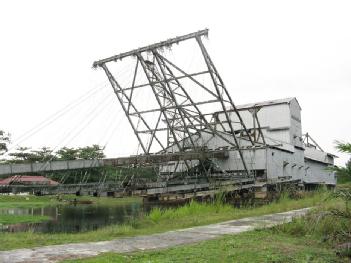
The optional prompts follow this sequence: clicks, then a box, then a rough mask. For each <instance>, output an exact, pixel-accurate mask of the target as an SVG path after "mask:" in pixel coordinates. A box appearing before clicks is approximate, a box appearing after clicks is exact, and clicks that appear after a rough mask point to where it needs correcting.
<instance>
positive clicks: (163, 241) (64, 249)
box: [0, 208, 309, 263]
mask: <svg viewBox="0 0 351 263" xmlns="http://www.w3.org/2000/svg"><path fill="white" fill-rule="evenodd" d="M308 210H309V208H304V209H299V210H293V211H288V212H284V213H276V214H270V215H264V216H256V217H248V218H243V219H238V220H231V221H226V222H222V223H217V224H211V225H206V226H198V227H192V228H187V229H181V230H175V231H168V232H165V233H161V234H153V235H145V236H136V237H129V238H121V239H115V240H111V241H102V242H88V243H73V244H64V245H54V246H45V247H37V248H32V249H16V250H10V251H0V262H3V263H12V262H13V263H17V262H26V263H29V262H30V263H34V262H35V263H37V262H38V263H39V262H40V263H45V262H59V261H61V260H64V259H75V258H83V257H91V256H96V255H98V254H100V253H104V252H116V253H125V252H137V251H144V250H150V249H163V248H168V247H173V246H177V245H184V244H190V243H195V242H200V241H203V240H209V239H213V238H218V237H220V236H222V235H226V234H237V233H241V232H245V231H250V230H253V229H255V228H263V227H271V226H274V225H278V224H282V223H286V222H289V221H291V220H292V218H293V217H298V216H302V215H304V214H306V213H307V211H308Z"/></svg>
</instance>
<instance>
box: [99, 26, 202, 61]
mask: <svg viewBox="0 0 351 263" xmlns="http://www.w3.org/2000/svg"><path fill="white" fill-rule="evenodd" d="M207 35H208V29H204V30H200V31H197V32H194V33H190V34H187V35H184V36H179V37H175V38H170V39H168V40H166V41H161V42H159V43H156V44H152V45H149V46H146V47H142V48H138V49H134V50H132V51H129V52H124V53H121V54H119V55H115V56H112V57H109V58H105V59H101V60H98V61H95V62H94V64H93V67H94V68H96V67H101V65H102V64H105V63H107V62H111V61H117V60H118V59H123V58H125V57H129V56H134V55H136V54H138V53H141V52H145V51H151V50H154V49H158V48H161V47H169V46H171V45H173V44H176V43H179V42H182V41H184V40H188V39H191V38H196V37H201V36H207Z"/></svg>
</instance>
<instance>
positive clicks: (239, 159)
mask: <svg viewBox="0 0 351 263" xmlns="http://www.w3.org/2000/svg"><path fill="white" fill-rule="evenodd" d="M207 34H208V30H202V31H198V32H195V33H192V34H188V35H184V36H180V37H176V38H172V39H169V40H166V41H163V42H160V43H156V44H153V45H150V46H146V47H142V48H138V49H135V50H132V51H129V52H126V53H121V54H119V55H116V56H112V57H109V58H106V59H102V60H99V61H96V62H94V64H93V66H94V68H99V69H102V70H103V71H104V72H105V73H106V76H107V78H108V80H109V82H110V84H111V86H112V88H113V92H114V94H115V96H116V98H117V100H118V102H119V104H120V106H121V109H122V110H123V111H124V113H125V116H126V118H127V119H128V121H129V123H130V126H131V128H132V130H133V132H134V134H135V136H136V138H137V140H138V143H139V147H140V149H141V151H142V153H141V154H138V155H134V156H128V157H119V158H112V159H101V160H72V161H51V162H46V163H30V164H4V165H0V175H19V174H20V175H22V174H26V173H32V174H33V173H34V174H35V173H38V172H45V171H59V170H71V169H82V168H94V167H102V166H113V167H121V166H125V167H140V166H152V167H153V168H154V169H155V171H157V173H158V179H157V181H155V182H145V181H143V182H141V181H140V180H139V181H138V180H137V178H130V179H128V180H129V181H128V183H127V184H126V183H119V184H111V183H103V184H99V185H98V186H97V185H94V184H85V185H60V186H50V187H49V186H40V191H41V192H42V193H75V192H77V191H80V193H84V192H85V193H95V194H97V193H98V194H100V195H102V194H106V195H123V194H125V193H129V194H133V195H141V196H144V197H145V199H147V200H158V201H162V200H163V201H167V200H168V201H170V200H178V199H181V200H184V199H189V198H194V197H195V198H207V197H211V196H213V195H214V194H215V193H217V192H219V191H225V192H227V193H231V194H233V195H236V196H239V197H242V196H245V195H248V194H250V193H251V194H253V195H255V196H256V197H266V195H267V193H269V192H272V191H273V192H274V191H279V189H281V188H282V187H286V186H289V187H291V186H293V187H301V188H303V187H307V188H311V187H314V186H317V185H327V186H330V187H333V186H335V184H336V178H335V174H334V173H333V172H331V171H328V170H326V169H325V168H327V167H328V166H330V165H333V164H334V157H335V156H334V155H332V154H329V153H327V152H325V151H323V150H322V148H321V147H320V146H319V145H318V144H317V143H316V142H315V141H314V140H313V139H312V138H311V136H310V135H309V134H305V135H303V134H302V127H301V107H300V105H299V103H298V101H297V99H296V98H288V99H280V100H272V101H265V102H258V103H253V104H247V105H240V106H238V105H235V104H234V102H233V99H232V97H231V95H230V93H229V91H228V89H227V88H226V86H225V84H224V82H223V80H222V78H221V76H220V74H219V72H218V71H217V69H216V67H215V65H214V63H213V61H212V59H211V58H210V56H209V53H208V51H207V50H206V48H205V46H204V44H203V37H204V36H207ZM189 45H192V48H193V49H192V50H193V52H194V53H195V52H198V54H200V57H201V60H202V62H201V63H202V64H203V65H198V64H197V67H196V70H194V71H191V72H189V71H187V70H188V69H185V68H184V67H182V66H181V65H179V64H178V62H179V61H181V59H184V54H183V55H182V53H180V55H176V54H174V53H173V55H172V51H173V50H175V49H179V48H181V47H182V46H183V47H184V48H187V47H188V46H189ZM170 54H171V55H170ZM172 56H173V57H172ZM180 58H181V59H180ZM177 61H178V62H177ZM123 63H129V65H132V66H130V68H126V69H127V70H128V71H129V72H130V73H131V79H130V82H128V84H125V83H123V84H122V83H121V82H120V81H119V76H118V75H115V74H114V72H115V69H116V68H117V67H124V66H123ZM179 63H180V62H179ZM231 90H232V93H233V94H235V89H234V88H232V89H231ZM20 175H19V176H20ZM26 187H27V188H28V186H17V187H15V186H13V189H12V190H13V191H25V190H26V189H27V188H26ZM33 188H35V187H34V186H32V189H33Z"/></svg>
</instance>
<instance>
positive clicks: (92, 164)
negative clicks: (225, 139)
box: [0, 150, 229, 176]
mask: <svg viewBox="0 0 351 263" xmlns="http://www.w3.org/2000/svg"><path fill="white" fill-rule="evenodd" d="M228 156H229V155H228V152H227V151H226V150H218V151H207V152H178V153H164V154H151V155H137V156H129V157H119V158H111V159H99V160H70V161H51V162H43V163H20V164H1V165H0V176H1V175H19V174H26V173H39V172H51V171H64V170H75V169H90V168H96V167H103V166H126V165H148V164H150V165H151V164H157V163H163V162H169V161H181V160H201V159H206V158H217V159H225V158H228Z"/></svg>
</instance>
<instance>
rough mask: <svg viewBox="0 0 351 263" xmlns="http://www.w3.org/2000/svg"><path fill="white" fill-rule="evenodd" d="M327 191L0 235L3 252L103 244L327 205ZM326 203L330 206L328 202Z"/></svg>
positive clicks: (189, 205) (201, 205)
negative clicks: (92, 226)
mask: <svg viewBox="0 0 351 263" xmlns="http://www.w3.org/2000/svg"><path fill="white" fill-rule="evenodd" d="M327 195H328V193H327V192H325V191H319V192H314V193H306V195H305V196H304V198H302V199H298V200H293V199H289V198H288V197H287V196H283V197H282V198H280V199H279V200H277V201H275V202H273V203H270V204H268V205H263V206H260V207H247V208H240V209H239V208H234V207H233V206H231V205H227V204H222V203H220V202H215V203H212V204H208V203H202V204H200V203H196V202H192V203H190V204H187V205H185V206H183V207H180V208H172V209H167V210H163V211H162V210H159V209H154V210H153V211H152V212H151V213H150V215H149V216H141V217H140V218H138V219H135V220H133V221H131V222H129V223H128V224H124V225H112V226H107V227H104V228H101V229H98V230H96V231H90V232H85V233H74V234H71V233H53V234H44V233H34V232H31V231H29V232H18V233H3V234H2V235H0V243H1V244H2V246H1V248H0V250H9V249H15V248H25V247H34V246H44V245H52V244H63V243H75V242H87V241H102V240H111V239H114V238H118V237H126V236H134V235H142V234H152V233H160V232H164V231H168V230H175V229H180V228H186V227H192V226H198V225H206V224H211V223H216V222H221V221H225V220H231V219H238V218H243V217H249V216H258V215H263V214H269V213H276V212H283V211H288V210H293V209H299V208H303V207H311V206H316V205H318V204H320V203H321V202H325V199H326V196H327ZM327 202H330V200H329V201H327Z"/></svg>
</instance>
